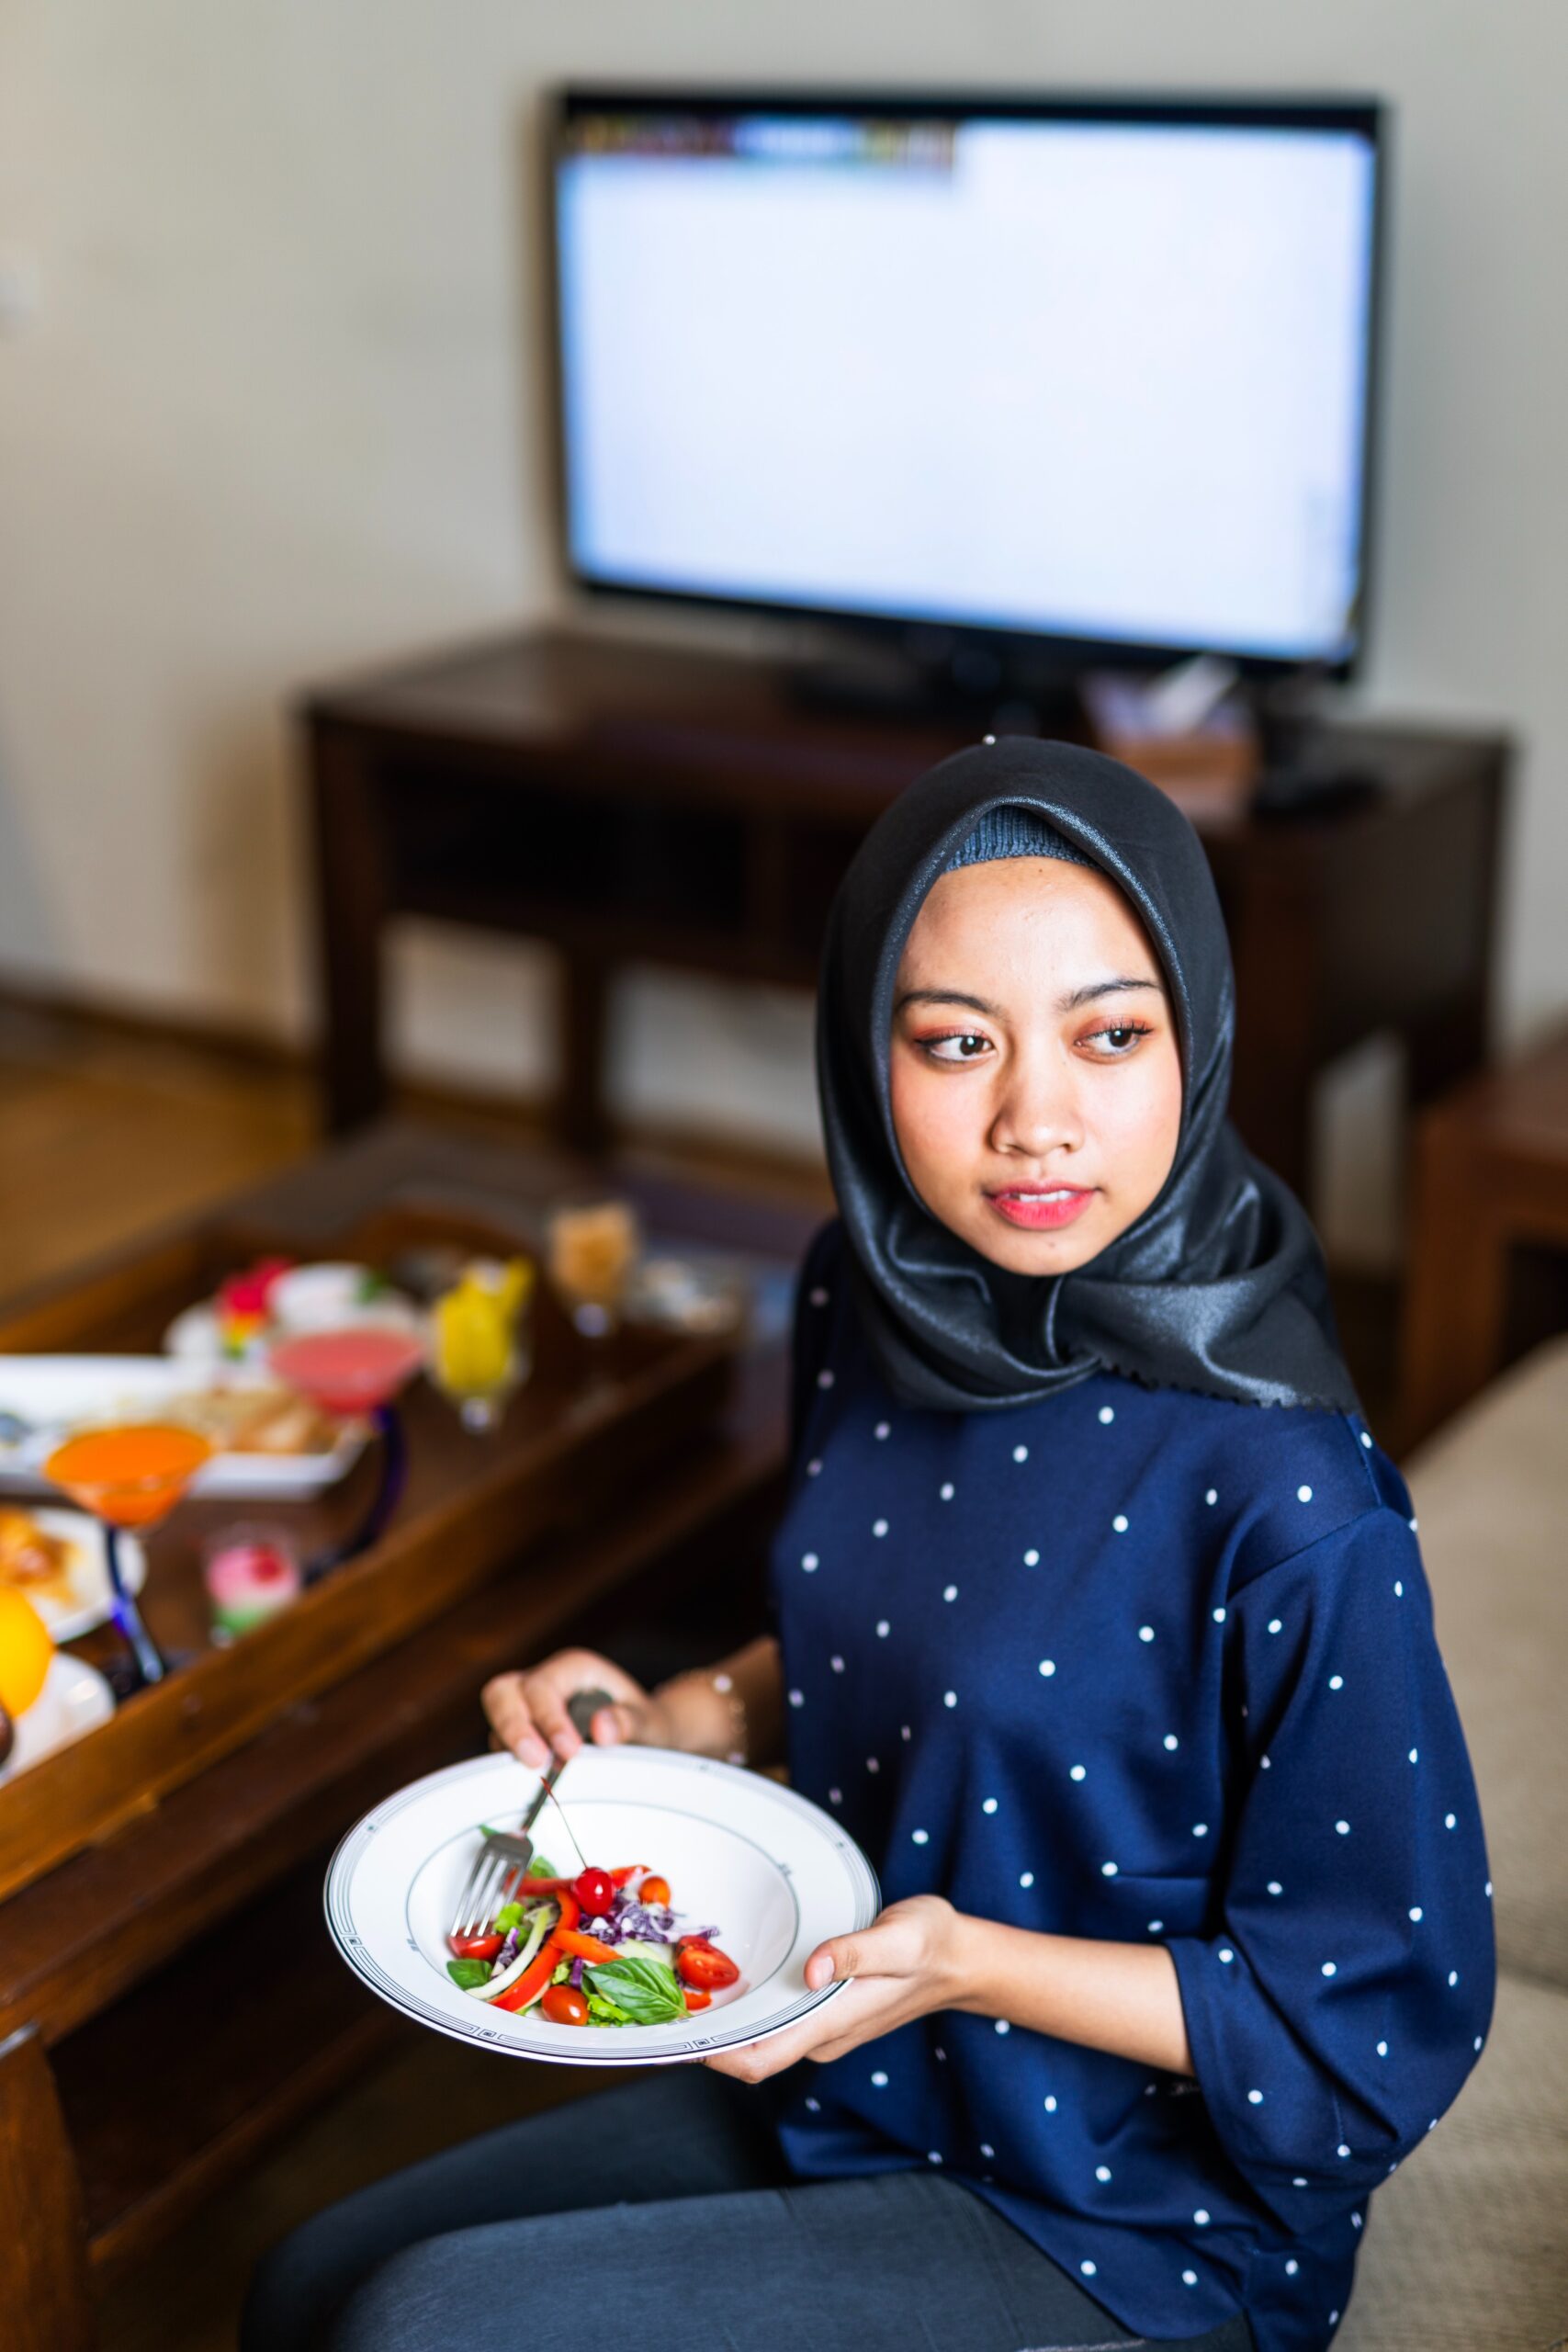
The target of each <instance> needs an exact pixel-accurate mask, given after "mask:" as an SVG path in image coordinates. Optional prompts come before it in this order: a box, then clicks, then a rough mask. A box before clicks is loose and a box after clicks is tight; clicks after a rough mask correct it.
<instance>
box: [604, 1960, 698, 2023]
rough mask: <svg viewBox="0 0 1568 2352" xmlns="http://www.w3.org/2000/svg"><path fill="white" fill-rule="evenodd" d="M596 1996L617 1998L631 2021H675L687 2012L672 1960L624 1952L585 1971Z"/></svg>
mask: <svg viewBox="0 0 1568 2352" xmlns="http://www.w3.org/2000/svg"><path fill="white" fill-rule="evenodd" d="M583 1977H584V1981H585V1982H586V1984H587V1986H588V1989H589V1994H590V1996H591V1999H590V2008H591V2009H592V1995H593V1994H595V1993H597V1994H598V1995H599V1996H600V1997H601V1998H602V1999H605V2000H609V2001H612V2002H614V2004H615V2007H617V2008H619V2009H621V2010H623V2011H624V2012H625V2014H626V2022H627V2023H628V2024H629V2025H673V2024H674V2023H675V2022H676V2021H677V2019H683V2018H685V2016H686V2014H687V2011H686V2004H685V2001H684V1999H683V1998H682V1993H681V1986H680V1982H679V1980H678V1979H677V1977H676V1974H675V1971H674V1970H673V1969H672V1968H671V1966H670V1965H669V1963H668V1962H666V1961H662V1960H649V1959H645V1958H644V1957H643V1955H642V1954H641V1953H640V1952H622V1953H621V1954H620V1955H619V1956H618V1957H617V1958H616V1959H615V1960H614V1961H609V1962H605V1963H604V1965H603V1966H602V1967H599V1968H587V1969H584V1971H583Z"/></svg>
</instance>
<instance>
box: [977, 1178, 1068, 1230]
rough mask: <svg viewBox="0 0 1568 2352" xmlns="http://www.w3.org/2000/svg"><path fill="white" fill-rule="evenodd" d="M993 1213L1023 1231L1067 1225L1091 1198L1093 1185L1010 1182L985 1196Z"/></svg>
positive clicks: (1050, 1228) (1053, 1228)
mask: <svg viewBox="0 0 1568 2352" xmlns="http://www.w3.org/2000/svg"><path fill="white" fill-rule="evenodd" d="M986 1198H987V1201H988V1202H989V1204H990V1205H991V1207H992V1208H994V1209H995V1211H996V1213H997V1215H998V1216H1000V1217H1005V1218H1006V1219H1007V1221H1008V1223H1009V1225H1016V1226H1021V1227H1023V1228H1024V1230H1025V1231H1026V1232H1032V1233H1044V1232H1053V1231H1055V1230H1056V1229H1057V1228H1058V1227H1062V1226H1064V1225H1071V1224H1072V1223H1073V1221H1074V1219H1075V1218H1076V1217H1079V1216H1082V1215H1083V1213H1084V1211H1085V1209H1087V1208H1088V1206H1089V1203H1090V1201H1092V1200H1093V1198H1094V1187H1093V1186H1092V1185H1081V1184H1029V1185H1025V1184H1010V1185H1009V1186H1008V1188H1007V1189H1006V1191H1005V1192H999V1193H987V1195H986Z"/></svg>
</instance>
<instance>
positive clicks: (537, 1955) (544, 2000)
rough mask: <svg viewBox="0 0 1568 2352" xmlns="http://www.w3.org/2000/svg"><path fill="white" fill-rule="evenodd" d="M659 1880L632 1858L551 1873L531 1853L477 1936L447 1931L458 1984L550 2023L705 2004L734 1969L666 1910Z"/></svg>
mask: <svg viewBox="0 0 1568 2352" xmlns="http://www.w3.org/2000/svg"><path fill="white" fill-rule="evenodd" d="M718 1932H719V1931H718V1929H717V1928H688V1927H684V1926H682V1914H681V1913H680V1912H678V1911H675V1910H673V1909H672V1908H671V1890H670V1885H669V1882H668V1881H667V1880H666V1879H663V1878H660V1875H659V1874H658V1872H657V1871H651V1870H649V1868H648V1867H647V1865H646V1864H644V1863H641V1862H627V1863H625V1864H623V1865H622V1866H621V1867H620V1868H619V1869H616V1870H603V1869H600V1868H599V1867H597V1866H596V1865H590V1866H589V1867H588V1868H586V1869H584V1870H581V1871H579V1872H578V1873H577V1876H576V1877H575V1878H559V1877H558V1876H557V1875H556V1873H555V1871H554V1870H553V1869H552V1867H551V1865H550V1864H549V1863H548V1862H547V1861H545V1860H542V1859H540V1858H539V1857H537V1856H536V1858H535V1860H534V1861H533V1862H532V1863H531V1865H530V1866H529V1870H528V1873H527V1876H526V1877H525V1879H524V1881H523V1883H522V1884H521V1886H520V1887H519V1888H518V1890H517V1894H516V1898H515V1899H514V1900H513V1901H512V1902H510V1903H508V1904H506V1905H504V1906H503V1907H502V1909H501V1910H499V1911H498V1912H497V1913H496V1915H495V1917H494V1918H493V1919H491V1921H490V1923H489V1925H488V1926H487V1927H486V1928H484V1929H483V1930H482V1932H481V1933H479V1934H478V1935H471V1936H448V1938H447V1939H446V1940H447V1943H448V1945H449V1946H450V1948H451V1951H452V1954H453V1957H452V1958H451V1959H450V1960H449V1961H448V1962H446V1973H447V1974H448V1976H450V1977H451V1979H452V1982H453V1983H454V1984H455V1985H457V1986H458V1987H459V1988H460V1990H461V1991H463V1992H465V1993H470V1994H472V1995H473V1996H474V1998H475V1999H476V2000H479V2001H487V2002H489V2003H490V2004H491V2007H494V2008H497V2009H503V2010H506V2011H508V2012H509V2013H510V2014H512V2015H513V2016H520V2015H521V2014H522V2013H523V2011H524V2010H525V2009H533V2008H535V2007H537V2009H538V2012H539V2014H540V2016H541V2017H545V2018H548V2019H549V2020H550V2022H551V2023H552V2024H554V2025H569V2026H587V2025H599V2026H623V2025H671V2024H674V2023H676V2022H678V2021H679V2020H681V2019H683V2018H687V2017H689V2016H691V2015H692V2014H693V2013H694V2011H697V2010H701V2009H705V2008H707V2007H709V2006H710V2004H711V2003H712V2000H713V1996H714V1995H715V1994H716V1993H720V1992H725V1991H727V1990H728V1988H729V1986H731V1985H735V1984H737V1983H738V1982H739V1976H740V1971H739V1968H738V1967H737V1965H736V1963H735V1962H734V1961H732V1960H731V1959H730V1957H729V1955H728V1952H724V1951H720V1950H719V1948H718V1946H717V1945H716V1943H715V1941H714V1938H715V1937H716V1935H717V1934H718Z"/></svg>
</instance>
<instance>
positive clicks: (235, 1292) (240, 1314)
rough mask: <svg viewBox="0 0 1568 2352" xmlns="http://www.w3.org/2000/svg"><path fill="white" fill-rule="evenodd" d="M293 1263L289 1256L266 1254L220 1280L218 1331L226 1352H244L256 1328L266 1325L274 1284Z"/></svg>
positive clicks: (239, 1353) (237, 1353)
mask: <svg viewBox="0 0 1568 2352" xmlns="http://www.w3.org/2000/svg"><path fill="white" fill-rule="evenodd" d="M291 1263H292V1261H291V1260H290V1259H288V1258H263V1259H262V1260H261V1261H260V1263H259V1264H257V1265H254V1266H249V1267H247V1268H246V1269H245V1271H244V1272H243V1273H239V1274H231V1275H230V1276H229V1279H228V1281H227V1282H224V1283H220V1284H219V1286H218V1298H217V1310H218V1331H219V1337H220V1339H221V1340H222V1342H223V1352H224V1354H225V1355H228V1356H243V1354H244V1352H245V1349H246V1347H247V1346H248V1344H249V1343H250V1341H251V1340H254V1338H255V1336H256V1334H257V1332H258V1331H261V1330H264V1329H265V1327H266V1324H267V1322H268V1321H269V1319H270V1317H271V1315H272V1294H273V1291H274V1288H275V1287H276V1283H277V1281H278V1278H279V1276H280V1275H282V1274H286V1273H287V1272H288V1270H289V1266H290V1264H291Z"/></svg>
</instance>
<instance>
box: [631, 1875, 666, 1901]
mask: <svg viewBox="0 0 1568 2352" xmlns="http://www.w3.org/2000/svg"><path fill="white" fill-rule="evenodd" d="M669 1900H670V1882H669V1880H668V1879H667V1878H645V1879H644V1880H643V1883H642V1884H641V1885H640V1886H639V1887H638V1888H637V1901H638V1902H639V1903H668V1902H669Z"/></svg>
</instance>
